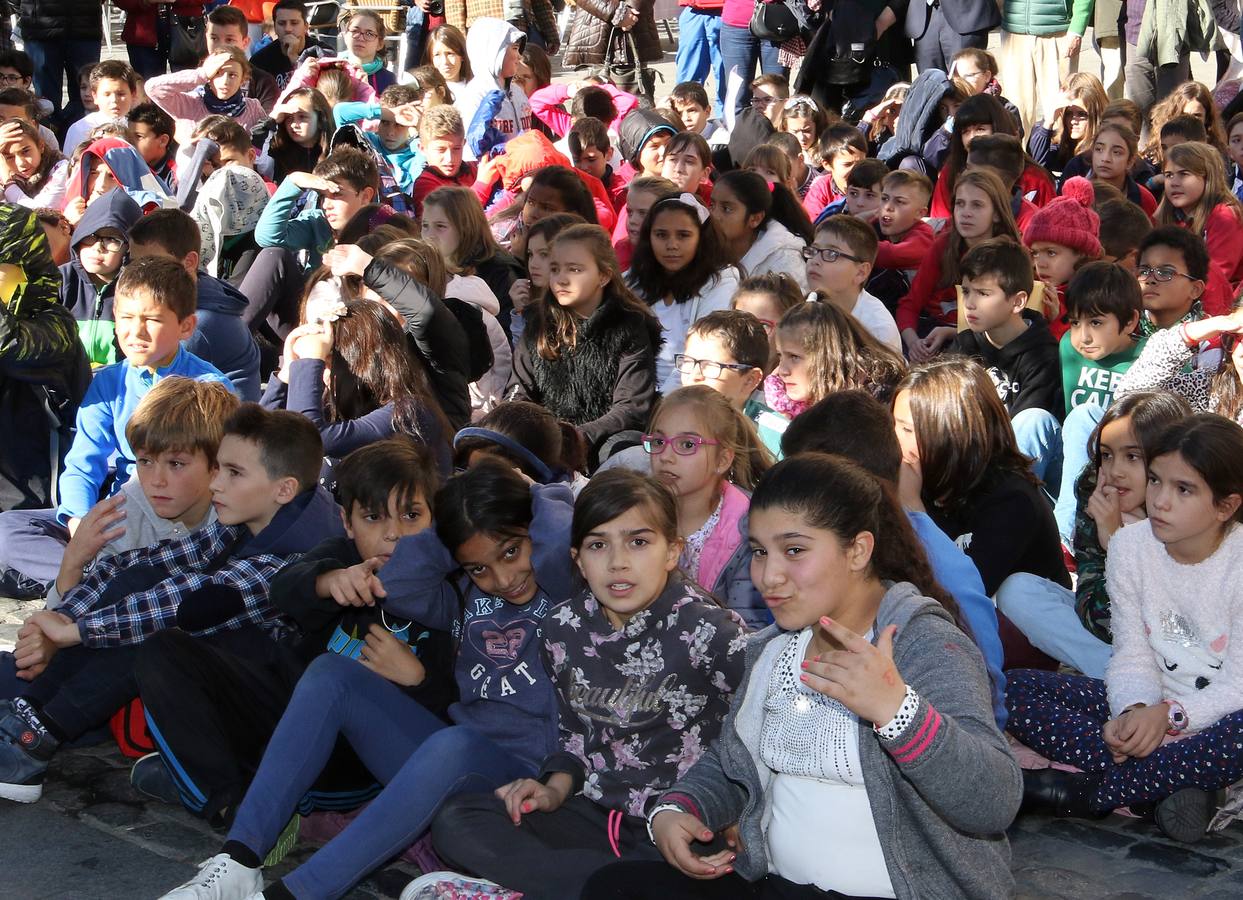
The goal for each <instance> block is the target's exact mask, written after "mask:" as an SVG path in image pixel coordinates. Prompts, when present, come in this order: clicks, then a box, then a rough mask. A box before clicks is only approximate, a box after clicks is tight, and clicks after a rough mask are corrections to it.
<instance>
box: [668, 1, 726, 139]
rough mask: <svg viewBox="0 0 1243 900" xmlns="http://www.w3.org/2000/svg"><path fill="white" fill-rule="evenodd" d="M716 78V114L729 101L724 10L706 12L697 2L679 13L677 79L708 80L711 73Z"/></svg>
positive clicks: (713, 96)
mask: <svg viewBox="0 0 1243 900" xmlns="http://www.w3.org/2000/svg"><path fill="white" fill-rule="evenodd" d="M709 73H711V74H712V77H713V78H714V79H715V80H716V93H715V94H713V95H710V96H711V97H712V115H714V116H716V117H717V118H720V117H721V112H722V110H723V108H724V105H725V66H724V64H723V62H722V60H721V13H720V11H713V12H705V11H703V10H701V9H695V8H694V7H693V6H685V7H683V8H682V13H681V15H679V16H678V56H677V82H678V84H681V83H682V82H684V81H697V82H699V83H700V84H706V83H707V81H708V74H709Z"/></svg>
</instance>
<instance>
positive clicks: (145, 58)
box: [71, 44, 168, 152]
mask: <svg viewBox="0 0 1243 900" xmlns="http://www.w3.org/2000/svg"><path fill="white" fill-rule="evenodd" d="M125 52H126V53H128V54H129V64H130V65H131V66H133V67H134V71H135V72H137V73H138V74H139V75H140V76H141V77H142V78H144V79H146V78H155V77H156V76H157V75H163V74H164V73H165V72H167V71H168V54H167V53H162V52H161V51H160V48H159V47H139V46H138V45H136V44H126V45H125ZM71 152H72V151H71Z"/></svg>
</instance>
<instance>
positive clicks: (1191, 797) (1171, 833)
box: [1156, 788, 1216, 844]
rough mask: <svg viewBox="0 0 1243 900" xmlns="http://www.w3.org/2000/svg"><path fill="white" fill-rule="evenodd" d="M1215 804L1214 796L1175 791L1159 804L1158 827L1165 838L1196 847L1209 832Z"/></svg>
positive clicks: (1200, 792)
mask: <svg viewBox="0 0 1243 900" xmlns="http://www.w3.org/2000/svg"><path fill="white" fill-rule="evenodd" d="M1215 811H1216V804H1215V803H1214V801H1213V795H1212V794H1211V793H1209V792H1208V791H1201V790H1199V789H1197V788H1183V789H1182V790H1181V791H1175V792H1174V793H1172V794H1170V795H1169V796H1168V797H1166V798H1165V799H1164V800H1162V801H1161V802H1160V803H1158V804H1157V812H1156V819H1157V827H1158V828H1160V829H1161V831H1162V832H1163V833H1164V834H1165V836H1166V837H1170V838H1173V839H1174V840H1176V841H1181V842H1182V843H1184V844H1194V843H1195V842H1196V841H1198V840H1200V839H1201V838H1202V837H1204V835H1205V834H1206V833H1207V832H1208V824H1209V822H1211V821H1213V813H1214V812H1215Z"/></svg>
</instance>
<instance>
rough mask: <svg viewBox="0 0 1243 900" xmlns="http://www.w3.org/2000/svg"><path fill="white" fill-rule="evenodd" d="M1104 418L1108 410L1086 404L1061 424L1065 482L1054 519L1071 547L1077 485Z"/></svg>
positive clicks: (1059, 494) (1059, 532) (1063, 477)
mask: <svg viewBox="0 0 1243 900" xmlns="http://www.w3.org/2000/svg"><path fill="white" fill-rule="evenodd" d="M1104 415H1105V407H1103V406H1100V405H1098V404H1096V403H1084V404H1082V405H1080V406H1076V407H1075V408H1074V409H1072V410H1071V411H1070V412H1069V413H1068V414H1067V416H1066V420H1065V421H1064V422H1062V483H1061V486H1060V487H1059V489H1058V492H1057V503H1056V504H1055V505H1054V507H1053V518H1055V519H1056V520H1057V533H1058V534H1060V535H1061V536H1062V540H1063V541H1064V542H1065V543H1066V544H1067V545H1070V546H1074V537H1075V535H1074V531H1075V510H1076V508H1077V507H1078V503H1077V501H1076V500H1075V482H1076V481H1078V480H1079V475H1080V474H1081V473H1082V472H1083V470H1084V469H1085V468H1086V467H1087V465H1088V462H1089V455H1088V441H1089V440H1091V438H1092V432H1093V431H1095V430H1096V426H1097V423H1099V422H1100V420H1101V418H1102V417H1103V416H1104Z"/></svg>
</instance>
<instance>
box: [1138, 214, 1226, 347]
mask: <svg viewBox="0 0 1243 900" xmlns="http://www.w3.org/2000/svg"><path fill="white" fill-rule="evenodd" d="M1209 270H1210V263H1209V256H1208V248H1207V247H1206V246H1205V245H1204V241H1203V240H1201V239H1200V238H1199V237H1197V236H1196V235H1195V234H1193V233H1192V232H1190V231H1188V230H1186V229H1185V228H1179V227H1178V226H1177V225H1163V226H1161V227H1160V228H1154V229H1152V230H1151V231H1149V232H1148V236H1147V237H1145V238H1144V239H1143V240H1142V241H1141V242H1140V245H1139V264H1138V265H1137V266H1136V267H1135V277H1136V278H1138V279H1139V286H1140V290H1141V291H1142V292H1143V299H1144V316H1143V318H1142V319H1140V323H1139V328H1140V333H1141V334H1143V335H1145V336H1152V335H1154V334H1156V333H1157V332H1158V331H1163V330H1169V329H1176V328H1177V327H1178V326H1179V325H1182V324H1186V323H1190V322H1196V321H1199V320H1200V319H1203V318H1204V317H1205V312H1204V305H1203V302H1202V301H1203V297H1204V291H1205V287H1206V285H1207V284H1208V279H1209ZM1195 350H1196V353H1195V356H1196V359H1195V362H1194V363H1193V368H1209V369H1212V368H1215V366H1216V362H1217V359H1218V358H1219V352H1218V351H1217V350H1216V349H1215V348H1213V347H1210V346H1209V345H1208V344H1207V343H1205V342H1200V343H1199V344H1197V346H1196V348H1195Z"/></svg>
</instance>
